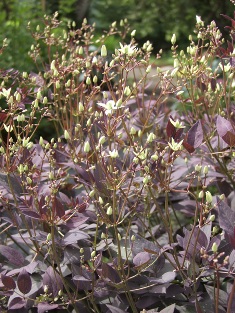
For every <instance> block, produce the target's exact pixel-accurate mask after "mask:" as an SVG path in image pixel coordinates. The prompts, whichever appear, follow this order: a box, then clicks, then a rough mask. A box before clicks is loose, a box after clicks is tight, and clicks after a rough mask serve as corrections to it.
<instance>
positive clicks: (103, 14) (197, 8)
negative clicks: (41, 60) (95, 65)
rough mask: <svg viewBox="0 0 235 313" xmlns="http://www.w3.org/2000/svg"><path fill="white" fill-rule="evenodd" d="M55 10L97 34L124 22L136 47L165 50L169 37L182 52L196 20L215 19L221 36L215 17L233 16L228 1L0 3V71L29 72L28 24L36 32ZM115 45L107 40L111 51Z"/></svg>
mask: <svg viewBox="0 0 235 313" xmlns="http://www.w3.org/2000/svg"><path fill="white" fill-rule="evenodd" d="M55 11H58V12H59V18H60V19H61V20H63V21H65V22H67V21H68V20H71V21H76V24H77V26H79V24H81V21H82V20H83V18H84V17H86V18H87V20H88V22H90V23H93V22H95V23H96V27H97V30H98V31H99V32H100V33H101V32H102V31H103V30H104V29H107V28H108V26H109V25H110V24H111V23H112V22H113V21H120V20H121V19H124V18H127V19H128V21H129V23H130V25H131V28H132V29H136V39H137V40H138V41H139V42H140V43H143V42H145V41H147V40H150V41H151V42H152V43H153V46H154V49H155V52H157V51H158V50H159V49H161V48H163V49H164V50H169V49H170V38H171V36H172V34H173V33H175V34H176V36H177V43H178V44H179V45H180V47H181V48H183V47H185V46H186V45H187V42H188V35H189V34H193V30H194V26H195V20H196V19H195V17H196V15H199V16H201V18H202V20H204V21H205V23H209V22H210V21H211V20H215V21H216V23H217V25H218V26H219V27H220V29H221V30H222V31H223V30H224V26H225V25H226V24H228V23H229V22H228V21H227V20H226V19H224V18H223V17H221V16H220V14H221V13H223V14H227V15H230V16H231V17H233V11H234V5H233V4H232V3H231V2H230V1H229V0H207V1H204V0H194V1H192V0H177V1H175V0H118V1H116V0H0V25H1V27H0V40H1V41H2V40H3V39H4V38H7V39H8V42H9V46H8V48H7V50H6V51H5V53H4V54H3V55H1V56H0V69H9V68H15V69H18V70H20V71H28V72H29V71H30V70H34V64H33V62H32V61H31V59H30V58H29V56H28V51H29V49H30V46H31V44H32V43H33V39H32V37H31V35H30V32H29V31H28V30H27V24H28V22H29V21H30V22H31V25H32V27H33V26H35V27H36V25H38V24H40V23H42V17H43V15H44V14H53V13H54V12H55ZM64 25H65V26H64V27H66V23H64ZM117 44H118V43H117V42H116V41H115V40H113V39H112V42H111V43H110V45H111V46H112V45H113V49H114V48H115V47H116V45H117Z"/></svg>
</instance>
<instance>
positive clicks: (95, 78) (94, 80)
mask: <svg viewBox="0 0 235 313" xmlns="http://www.w3.org/2000/svg"><path fill="white" fill-rule="evenodd" d="M97 82H98V77H97V76H96V75H95V76H94V77H93V83H94V84H96V83H97Z"/></svg>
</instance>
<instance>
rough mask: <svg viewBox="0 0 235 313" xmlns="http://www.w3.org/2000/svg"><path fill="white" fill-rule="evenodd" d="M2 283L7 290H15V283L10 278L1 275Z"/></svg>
mask: <svg viewBox="0 0 235 313" xmlns="http://www.w3.org/2000/svg"><path fill="white" fill-rule="evenodd" d="M1 279H2V283H3V285H4V286H5V287H6V288H7V289H15V287H16V283H15V281H14V279H13V278H12V277H11V276H6V275H1Z"/></svg>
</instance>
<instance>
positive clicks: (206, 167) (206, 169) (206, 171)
mask: <svg viewBox="0 0 235 313" xmlns="http://www.w3.org/2000/svg"><path fill="white" fill-rule="evenodd" d="M203 174H204V175H207V174H208V166H207V165H206V166H204V168H203Z"/></svg>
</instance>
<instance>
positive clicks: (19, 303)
mask: <svg viewBox="0 0 235 313" xmlns="http://www.w3.org/2000/svg"><path fill="white" fill-rule="evenodd" d="M25 304H26V302H25V300H24V299H22V298H21V297H16V298H14V299H12V300H11V302H10V303H9V305H8V308H9V309H10V310H19V309H22V308H23V307H24V306H25Z"/></svg>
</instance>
